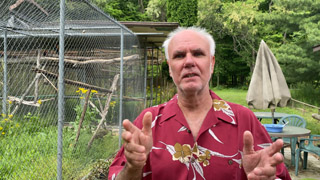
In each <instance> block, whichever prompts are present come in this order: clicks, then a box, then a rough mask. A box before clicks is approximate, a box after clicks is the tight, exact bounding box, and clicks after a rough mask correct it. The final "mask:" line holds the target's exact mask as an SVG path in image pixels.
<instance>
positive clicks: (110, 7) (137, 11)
mask: <svg viewBox="0 0 320 180" xmlns="http://www.w3.org/2000/svg"><path fill="white" fill-rule="evenodd" d="M93 2H94V3H95V4H97V6H98V7H99V8H100V9H102V10H103V11H104V12H106V13H107V14H109V15H111V16H112V17H113V18H115V19H116V20H118V21H146V20H149V18H148V17H147V15H146V14H145V13H144V7H145V6H146V5H147V4H148V2H149V1H148V0H145V1H143V0H93Z"/></svg>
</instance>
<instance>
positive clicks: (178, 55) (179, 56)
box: [173, 54, 184, 58]
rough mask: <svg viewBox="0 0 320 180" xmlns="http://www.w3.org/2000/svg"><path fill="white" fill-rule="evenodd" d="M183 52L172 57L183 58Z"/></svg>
mask: <svg viewBox="0 0 320 180" xmlns="http://www.w3.org/2000/svg"><path fill="white" fill-rule="evenodd" d="M183 57H184V54H176V55H174V56H173V58H183Z"/></svg>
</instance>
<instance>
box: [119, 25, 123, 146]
mask: <svg viewBox="0 0 320 180" xmlns="http://www.w3.org/2000/svg"><path fill="white" fill-rule="evenodd" d="M120 29H121V37H120V101H119V149H120V147H121V133H122V126H121V125H122V98H123V29H122V28H120Z"/></svg>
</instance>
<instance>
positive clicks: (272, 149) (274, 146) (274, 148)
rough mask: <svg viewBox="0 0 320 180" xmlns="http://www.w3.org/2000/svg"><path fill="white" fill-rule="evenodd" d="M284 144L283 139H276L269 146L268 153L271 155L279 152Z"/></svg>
mask: <svg viewBox="0 0 320 180" xmlns="http://www.w3.org/2000/svg"><path fill="white" fill-rule="evenodd" d="M282 146H283V141H282V139H277V141H275V142H274V143H272V145H271V146H270V147H269V149H268V154H269V155H270V156H272V155H273V154H275V153H277V152H279V151H280V149H281V148H282Z"/></svg>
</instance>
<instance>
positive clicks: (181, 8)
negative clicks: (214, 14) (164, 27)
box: [167, 0, 198, 26]
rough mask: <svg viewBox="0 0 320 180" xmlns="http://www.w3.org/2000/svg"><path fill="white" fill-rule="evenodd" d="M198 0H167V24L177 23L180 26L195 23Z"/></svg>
mask: <svg viewBox="0 0 320 180" xmlns="http://www.w3.org/2000/svg"><path fill="white" fill-rule="evenodd" d="M197 14H198V0H167V18H168V21H169V22H178V23H179V24H180V25H181V26H192V25H195V24H196V23H197Z"/></svg>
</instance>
